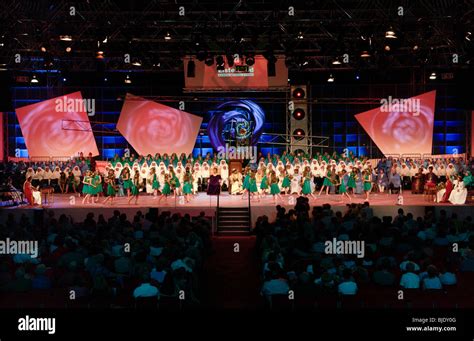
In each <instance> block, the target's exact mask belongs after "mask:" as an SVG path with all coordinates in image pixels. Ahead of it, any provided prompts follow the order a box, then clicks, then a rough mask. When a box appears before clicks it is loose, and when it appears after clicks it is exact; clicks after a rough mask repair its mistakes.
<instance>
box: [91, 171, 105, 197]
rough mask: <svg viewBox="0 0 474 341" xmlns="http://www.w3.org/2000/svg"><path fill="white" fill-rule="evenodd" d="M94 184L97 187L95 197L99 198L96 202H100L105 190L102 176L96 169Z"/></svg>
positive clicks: (93, 178)
mask: <svg viewBox="0 0 474 341" xmlns="http://www.w3.org/2000/svg"><path fill="white" fill-rule="evenodd" d="M92 184H93V185H94V186H95V187H94V194H93V195H96V196H97V197H96V198H95V202H98V201H99V197H100V195H101V194H102V193H103V192H104V190H103V188H102V176H101V175H100V172H99V170H98V169H96V170H95V172H94V174H93V177H92Z"/></svg>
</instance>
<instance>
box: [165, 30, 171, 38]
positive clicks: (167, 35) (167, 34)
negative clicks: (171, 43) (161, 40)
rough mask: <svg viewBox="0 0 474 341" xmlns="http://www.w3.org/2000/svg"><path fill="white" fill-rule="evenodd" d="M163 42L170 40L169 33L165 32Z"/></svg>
mask: <svg viewBox="0 0 474 341" xmlns="http://www.w3.org/2000/svg"><path fill="white" fill-rule="evenodd" d="M165 40H171V34H170V33H169V32H166V35H165Z"/></svg>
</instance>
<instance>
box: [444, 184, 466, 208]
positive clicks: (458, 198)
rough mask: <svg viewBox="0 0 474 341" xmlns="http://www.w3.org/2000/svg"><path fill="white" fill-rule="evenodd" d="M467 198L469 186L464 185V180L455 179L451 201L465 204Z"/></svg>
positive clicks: (454, 203)
mask: <svg viewBox="0 0 474 341" xmlns="http://www.w3.org/2000/svg"><path fill="white" fill-rule="evenodd" d="M466 198H467V188H466V187H464V181H462V180H454V181H453V190H452V191H451V194H450V195H449V199H448V200H449V202H450V203H451V204H453V205H464V204H465V203H466Z"/></svg>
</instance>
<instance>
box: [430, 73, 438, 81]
mask: <svg viewBox="0 0 474 341" xmlns="http://www.w3.org/2000/svg"><path fill="white" fill-rule="evenodd" d="M436 78H437V76H436V72H432V73H431V75H430V79H431V80H435V79H436Z"/></svg>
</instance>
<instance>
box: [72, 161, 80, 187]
mask: <svg viewBox="0 0 474 341" xmlns="http://www.w3.org/2000/svg"><path fill="white" fill-rule="evenodd" d="M72 174H74V182H75V183H76V186H78V185H79V184H80V183H81V175H82V173H81V170H80V169H79V166H74V168H73V169H72Z"/></svg>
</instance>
